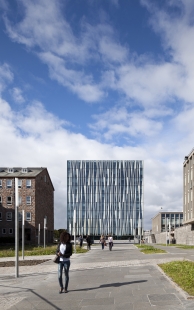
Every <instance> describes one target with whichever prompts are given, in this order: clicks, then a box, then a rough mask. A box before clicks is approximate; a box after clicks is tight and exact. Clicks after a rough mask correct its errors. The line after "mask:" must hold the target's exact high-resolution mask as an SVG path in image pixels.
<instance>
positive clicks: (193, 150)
mask: <svg viewBox="0 0 194 310" xmlns="http://www.w3.org/2000/svg"><path fill="white" fill-rule="evenodd" d="M193 152H194V148H192V150H191V151H190V153H189V154H188V155H187V156H185V159H184V162H183V165H185V163H186V162H187V161H188V159H189V157H191V155H193Z"/></svg>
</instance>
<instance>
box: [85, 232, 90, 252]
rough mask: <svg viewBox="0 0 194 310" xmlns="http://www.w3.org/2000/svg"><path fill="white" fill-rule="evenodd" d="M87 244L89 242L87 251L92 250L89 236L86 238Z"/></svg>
mask: <svg viewBox="0 0 194 310" xmlns="http://www.w3.org/2000/svg"><path fill="white" fill-rule="evenodd" d="M86 242H87V249H88V250H91V239H90V236H89V235H87V236H86Z"/></svg>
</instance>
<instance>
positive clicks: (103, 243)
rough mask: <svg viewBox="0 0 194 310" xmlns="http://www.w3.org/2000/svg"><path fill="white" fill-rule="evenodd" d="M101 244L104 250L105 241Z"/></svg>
mask: <svg viewBox="0 0 194 310" xmlns="http://www.w3.org/2000/svg"><path fill="white" fill-rule="evenodd" d="M101 244H102V250H104V242H102V243H101Z"/></svg>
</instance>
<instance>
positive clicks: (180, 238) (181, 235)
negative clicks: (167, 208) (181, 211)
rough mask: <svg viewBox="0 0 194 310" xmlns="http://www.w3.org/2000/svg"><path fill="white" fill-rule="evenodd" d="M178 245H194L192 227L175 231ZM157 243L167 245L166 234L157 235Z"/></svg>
mask: <svg viewBox="0 0 194 310" xmlns="http://www.w3.org/2000/svg"><path fill="white" fill-rule="evenodd" d="M174 238H175V240H176V244H188V245H194V230H191V225H185V226H182V227H179V228H176V229H175V231H174ZM155 239H156V243H166V232H162V233H160V234H155Z"/></svg>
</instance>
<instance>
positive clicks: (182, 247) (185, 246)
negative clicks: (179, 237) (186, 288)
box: [177, 244, 194, 250]
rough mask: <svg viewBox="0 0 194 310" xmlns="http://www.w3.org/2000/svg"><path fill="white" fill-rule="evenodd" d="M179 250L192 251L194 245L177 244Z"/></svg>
mask: <svg viewBox="0 0 194 310" xmlns="http://www.w3.org/2000/svg"><path fill="white" fill-rule="evenodd" d="M177 248H180V249H189V250H192V249H194V245H186V244H184V245H179V244H177Z"/></svg>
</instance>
